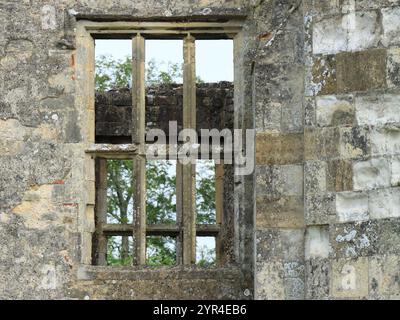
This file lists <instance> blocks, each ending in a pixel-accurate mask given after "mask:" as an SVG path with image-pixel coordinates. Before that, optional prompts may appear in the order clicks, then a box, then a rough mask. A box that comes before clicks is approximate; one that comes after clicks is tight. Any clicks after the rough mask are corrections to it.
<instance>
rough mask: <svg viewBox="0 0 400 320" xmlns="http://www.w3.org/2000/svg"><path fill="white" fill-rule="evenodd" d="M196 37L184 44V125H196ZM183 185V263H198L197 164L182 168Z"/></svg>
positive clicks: (188, 37) (186, 127)
mask: <svg viewBox="0 0 400 320" xmlns="http://www.w3.org/2000/svg"><path fill="white" fill-rule="evenodd" d="M195 49H196V46H195V39H194V37H192V36H191V35H190V34H189V35H188V36H187V37H185V39H184V44H183V58H184V72H183V127H184V128H185V129H191V128H193V129H194V128H195V127H196V60H195V59H196V53H195ZM182 179H183V182H182V186H183V193H182V197H183V199H182V200H183V205H182V209H183V263H184V264H185V265H190V264H194V263H196V197H195V193H196V165H195V164H187V165H183V168H182Z"/></svg>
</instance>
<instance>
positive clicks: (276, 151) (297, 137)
mask: <svg viewBox="0 0 400 320" xmlns="http://www.w3.org/2000/svg"><path fill="white" fill-rule="evenodd" d="M303 154H304V141H303V134H279V133H265V132H264V133H258V134H257V137H256V163H257V164H259V165H263V164H268V165H273V164H276V165H278V164H279V165H285V164H295V163H301V162H302V161H303Z"/></svg>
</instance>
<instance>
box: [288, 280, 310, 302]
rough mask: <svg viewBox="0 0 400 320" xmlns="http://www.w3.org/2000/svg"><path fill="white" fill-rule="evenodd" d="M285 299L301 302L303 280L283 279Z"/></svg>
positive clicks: (303, 292)
mask: <svg viewBox="0 0 400 320" xmlns="http://www.w3.org/2000/svg"><path fill="white" fill-rule="evenodd" d="M284 285H285V298H286V299H287V300H302V299H304V295H305V285H304V278H285V280H284Z"/></svg>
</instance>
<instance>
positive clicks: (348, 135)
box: [339, 127, 371, 159]
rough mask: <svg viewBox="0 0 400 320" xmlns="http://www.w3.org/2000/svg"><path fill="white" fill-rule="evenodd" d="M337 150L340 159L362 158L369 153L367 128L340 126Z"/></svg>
mask: <svg viewBox="0 0 400 320" xmlns="http://www.w3.org/2000/svg"><path fill="white" fill-rule="evenodd" d="M339 132H340V145H339V152H340V158H342V159H363V158H366V157H367V156H368V155H369V153H370V149H371V148H370V142H369V130H368V129H367V128H362V127H352V128H350V127H341V128H339Z"/></svg>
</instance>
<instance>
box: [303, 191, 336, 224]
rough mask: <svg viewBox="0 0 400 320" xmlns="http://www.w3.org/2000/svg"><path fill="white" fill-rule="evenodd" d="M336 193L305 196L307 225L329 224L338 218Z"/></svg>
mask: <svg viewBox="0 0 400 320" xmlns="http://www.w3.org/2000/svg"><path fill="white" fill-rule="evenodd" d="M335 199H336V197H335V194H324V195H315V196H312V195H311V196H309V195H306V197H305V221H306V225H314V224H328V223H331V222H333V221H334V220H335V218H336V206H335Z"/></svg>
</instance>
